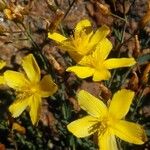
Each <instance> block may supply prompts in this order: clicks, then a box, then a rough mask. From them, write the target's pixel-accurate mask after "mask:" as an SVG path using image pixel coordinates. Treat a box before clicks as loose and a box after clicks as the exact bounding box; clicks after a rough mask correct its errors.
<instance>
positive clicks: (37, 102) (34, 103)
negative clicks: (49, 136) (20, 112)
mask: <svg viewBox="0 0 150 150" xmlns="http://www.w3.org/2000/svg"><path fill="white" fill-rule="evenodd" d="M41 104H42V103H41V97H40V96H39V95H38V94H35V95H32V96H31V99H30V101H29V109H30V110H29V113H30V117H31V121H32V124H33V125H35V124H36V123H37V122H38V120H39V117H40V112H41Z"/></svg>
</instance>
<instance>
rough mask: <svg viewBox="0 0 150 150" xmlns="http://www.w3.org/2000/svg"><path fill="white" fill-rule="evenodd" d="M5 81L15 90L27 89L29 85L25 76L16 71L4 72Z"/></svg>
mask: <svg viewBox="0 0 150 150" xmlns="http://www.w3.org/2000/svg"><path fill="white" fill-rule="evenodd" d="M4 79H5V82H6V84H7V85H8V86H9V87H11V88H14V89H15V90H21V88H22V87H26V86H27V85H28V84H29V82H28V80H27V79H26V78H25V76H24V74H22V73H20V72H16V71H11V70H8V71H6V72H4Z"/></svg>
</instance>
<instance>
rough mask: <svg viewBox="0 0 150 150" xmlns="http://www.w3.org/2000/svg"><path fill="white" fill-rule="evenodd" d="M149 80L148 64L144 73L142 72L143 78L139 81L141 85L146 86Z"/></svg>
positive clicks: (149, 67)
mask: <svg viewBox="0 0 150 150" xmlns="http://www.w3.org/2000/svg"><path fill="white" fill-rule="evenodd" d="M149 79H150V63H149V64H147V66H146V68H145V70H144V72H143V76H142V78H141V81H142V83H143V84H147V82H148V81H149Z"/></svg>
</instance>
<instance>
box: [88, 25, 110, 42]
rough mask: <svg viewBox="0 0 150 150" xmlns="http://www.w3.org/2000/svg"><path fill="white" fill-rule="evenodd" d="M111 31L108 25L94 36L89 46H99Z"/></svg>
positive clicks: (98, 30)
mask: <svg viewBox="0 0 150 150" xmlns="http://www.w3.org/2000/svg"><path fill="white" fill-rule="evenodd" d="M109 32H110V29H109V27H107V26H106V25H103V26H102V27H100V28H99V29H97V31H96V32H95V33H94V34H93V36H92V38H91V42H90V43H89V44H91V45H95V44H98V43H99V42H100V41H101V40H103V39H104V38H106V36H107V35H108V34H109Z"/></svg>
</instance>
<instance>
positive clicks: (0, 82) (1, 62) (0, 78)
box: [0, 60, 6, 84]
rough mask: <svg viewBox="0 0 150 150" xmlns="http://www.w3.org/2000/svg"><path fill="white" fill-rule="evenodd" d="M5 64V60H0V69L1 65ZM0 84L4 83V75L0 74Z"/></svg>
mask: <svg viewBox="0 0 150 150" xmlns="http://www.w3.org/2000/svg"><path fill="white" fill-rule="evenodd" d="M5 66H6V62H5V61H3V60H0V69H3V67H5ZM0 84H5V81H4V77H3V76H2V75H0Z"/></svg>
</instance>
